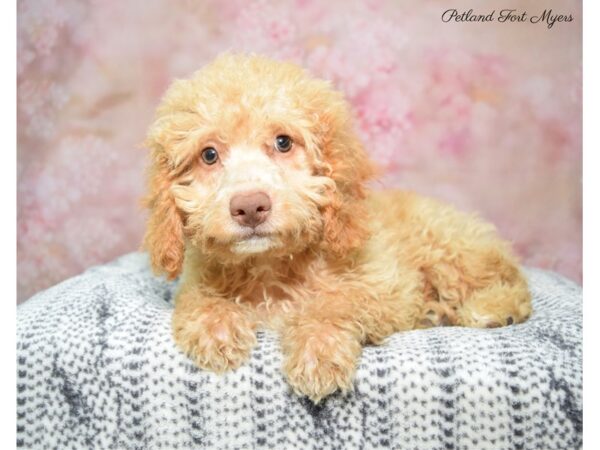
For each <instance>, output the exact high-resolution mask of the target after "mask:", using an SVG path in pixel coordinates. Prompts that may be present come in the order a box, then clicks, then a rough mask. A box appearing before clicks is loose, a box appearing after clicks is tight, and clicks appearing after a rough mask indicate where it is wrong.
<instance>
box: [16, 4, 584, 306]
mask: <svg viewBox="0 0 600 450" xmlns="http://www.w3.org/2000/svg"><path fill="white" fill-rule="evenodd" d="M451 3H452V5H450V4H449V3H448V2H443V1H441V0H437V1H434V0H429V1H422V2H398V1H393V0H389V1H383V0H365V1H354V2H352V1H351V2H347V1H344V0H329V1H326V2H324V1H320V0H294V1H277V2H275V1H247V0H229V1H217V0H147V1H144V2H141V1H136V0H102V1H100V0H19V2H18V6H17V8H18V61H17V70H18V73H17V78H18V130H17V133H18V157H17V164H18V167H17V171H18V262H17V270H18V300H19V301H23V300H25V299H26V298H28V297H29V296H30V295H32V294H33V293H35V292H36V291H38V290H40V289H43V288H46V287H48V286H50V285H52V284H54V283H57V282H58V281H61V280H63V279H65V278H67V277H69V276H71V275H74V274H76V273H79V272H81V271H83V270H84V269H85V268H87V267H88V266H90V265H93V264H97V263H102V262H105V261H108V260H110V259H112V258H114V257H116V256H118V255H120V254H123V253H126V252H129V251H133V250H136V249H139V247H140V242H141V237H142V233H143V227H144V218H145V212H144V211H143V210H142V209H141V208H140V206H139V199H140V197H141V196H142V195H143V189H144V168H145V165H146V151H145V150H144V149H143V148H142V147H141V142H142V141H143V139H144V135H145V131H146V128H147V126H148V124H149V123H150V121H151V120H152V116H153V110H154V108H155V107H156V105H157V103H158V101H159V98H160V96H161V94H162V92H163V91H164V90H165V88H166V87H167V86H168V84H169V82H170V81H171V80H173V79H174V78H176V77H185V76H188V75H190V74H191V73H192V72H193V71H194V70H196V69H198V68H199V67H201V66H202V65H203V64H205V63H207V62H208V61H210V60H211V59H212V58H213V57H214V56H216V55H217V54H218V53H220V52H222V51H226V50H230V51H248V52H256V53H263V54H267V55H270V56H272V57H276V58H280V59H288V60H293V61H295V62H297V63H300V64H301V65H303V66H304V67H306V68H307V69H308V70H309V71H311V72H312V73H313V74H315V75H317V76H319V77H323V78H327V79H330V80H331V81H332V82H333V83H334V84H335V85H336V86H337V87H338V88H339V89H341V90H342V91H344V92H345V94H346V95H347V97H348V99H349V100H350V102H351V103H352V105H353V107H354V111H355V115H356V125H357V127H358V129H359V131H360V133H361V136H362V138H363V139H364V142H365V145H366V148H367V149H368V151H369V152H371V154H372V156H373V158H375V159H376V160H377V161H378V162H379V163H380V165H381V166H382V168H383V169H384V176H383V178H382V179H381V180H380V181H379V182H377V183H376V184H375V187H376V188H380V187H402V188H406V189H412V190H416V191H419V192H422V193H424V194H427V195H433V196H436V197H438V198H441V199H444V200H446V201H450V202H452V203H454V204H456V205H457V206H458V207H460V208H461V209H463V210H467V211H477V212H479V213H480V214H481V215H482V216H484V217H485V218H487V219H488V220H491V221H492V222H494V223H495V224H496V225H497V227H498V228H499V230H500V232H501V234H502V235H503V236H504V237H506V238H507V239H510V240H511V241H512V242H513V243H514V245H515V248H516V249H517V251H518V253H519V254H520V255H521V257H522V260H523V262H524V263H525V264H528V265H532V266H538V267H543V268H548V269H552V270H556V271H558V272H560V273H562V274H564V275H566V276H568V277H570V278H572V279H574V280H576V281H581V246H582V241H581V240H582V237H581V215H582V211H581V83H582V81H581V80H582V69H581V2H580V1H574V0H562V1H558V0H556V1H541V2H540V1H535V0H528V1H518V0H504V1H498V0H492V1H489V2H485V3H482V2H476V1H474V0H469V1H467V0H455V1H453V2H451ZM449 7H452V8H457V9H458V10H459V11H462V10H465V11H466V10H468V9H471V8H473V9H475V10H476V11H478V12H479V11H481V12H485V13H489V12H490V11H491V10H493V9H496V10H499V9H504V8H515V9H516V10H518V11H528V12H530V13H541V12H542V11H543V10H544V9H545V8H548V9H549V8H553V10H554V13H563V14H572V15H573V17H574V21H573V22H571V23H556V24H555V25H554V26H553V27H552V28H551V29H548V27H547V26H546V25H545V24H542V23H538V24H531V23H455V22H450V23H443V22H442V21H441V15H442V13H443V12H444V11H445V10H446V9H448V8H449ZM483 8H485V9H483Z"/></svg>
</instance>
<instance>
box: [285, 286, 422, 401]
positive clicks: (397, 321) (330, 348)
mask: <svg viewBox="0 0 600 450" xmlns="http://www.w3.org/2000/svg"><path fill="white" fill-rule="evenodd" d="M417 281H418V280H417V279H416V278H413V277H407V278H406V280H405V282H406V283H405V284H404V285H403V289H402V290H401V291H397V292H394V293H392V294H391V295H389V293H388V295H381V296H377V297H376V296H374V295H373V294H374V292H373V290H372V289H370V288H368V287H366V286H365V287H363V288H362V289H356V288H354V289H352V288H350V289H344V288H343V287H341V288H340V289H339V293H337V294H324V295H322V296H319V298H318V299H316V300H312V301H308V302H306V303H304V304H303V308H302V309H301V310H300V311H299V312H296V313H294V314H291V315H290V316H288V317H287V318H286V321H285V323H284V324H283V327H282V329H281V342H282V350H283V354H284V366H283V370H284V373H285V374H286V376H287V378H288V381H289V383H290V384H291V386H292V387H293V388H294V390H295V391H296V392H297V393H298V394H300V395H307V396H308V397H309V398H310V399H311V400H312V401H313V402H315V403H318V402H319V401H320V400H321V399H322V398H323V397H326V396H327V395H329V394H331V393H333V392H335V391H336V390H338V389H339V390H341V391H347V390H349V389H350V388H351V387H352V382H353V378H354V374H355V371H356V366H357V363H358V359H359V357H360V355H361V352H362V346H363V345H364V344H365V343H367V342H371V343H381V341H382V340H383V339H385V338H386V337H387V336H389V335H391V334H392V333H394V332H396V331H400V330H409V329H412V328H414V327H415V325H416V321H417V320H418V318H419V316H420V312H421V307H422V303H423V302H422V300H421V297H422V292H421V291H420V290H419V287H420V284H418V283H416V282H417ZM411 283H416V284H411Z"/></svg>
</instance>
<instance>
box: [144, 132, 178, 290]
mask: <svg viewBox="0 0 600 450" xmlns="http://www.w3.org/2000/svg"><path fill="white" fill-rule="evenodd" d="M146 144H147V145H148V146H149V147H150V148H151V150H152V165H151V166H150V171H149V180H148V185H149V194H148V196H147V197H146V198H145V199H144V204H145V206H146V207H147V208H149V209H150V216H149V218H148V223H147V228H146V235H145V236H144V247H145V248H146V249H147V250H148V252H149V253H150V261H151V264H152V269H153V270H154V272H155V273H157V274H165V275H166V276H167V278H168V279H170V280H171V279H174V278H176V277H177V276H178V275H179V273H180V272H181V268H182V265H183V253H184V233H183V220H182V217H181V214H180V212H179V210H178V209H177V206H176V204H175V199H174V197H173V194H172V193H171V190H170V188H171V181H172V175H171V174H170V172H171V171H170V169H169V161H168V158H167V155H166V154H165V152H164V150H163V148H162V146H161V145H160V144H159V143H158V142H157V141H156V140H155V139H153V138H152V136H149V138H148V139H147V141H146Z"/></svg>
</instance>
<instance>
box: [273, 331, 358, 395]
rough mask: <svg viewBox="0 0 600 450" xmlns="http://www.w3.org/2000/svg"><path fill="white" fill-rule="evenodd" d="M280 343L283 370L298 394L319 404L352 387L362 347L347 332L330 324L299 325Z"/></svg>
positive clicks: (287, 333) (288, 332)
mask: <svg viewBox="0 0 600 450" xmlns="http://www.w3.org/2000/svg"><path fill="white" fill-rule="evenodd" d="M282 344H283V351H284V355H285V362H284V366H283V371H284V373H285V375H286V377H287V379H288V382H289V383H290V385H291V386H292V388H293V389H294V391H295V392H296V393H297V394H299V395H306V396H308V397H309V398H310V399H311V400H312V401H313V402H314V403H319V401H321V399H323V398H324V397H326V396H328V395H330V394H332V393H333V392H335V391H337V390H341V391H342V392H346V391H348V390H349V389H351V388H352V382H353V378H354V373H355V371H356V364H357V361H358V358H359V357H360V353H361V350H362V347H361V345H360V343H359V341H358V339H356V338H355V337H354V336H353V335H352V334H351V333H350V332H348V331H345V330H340V329H338V328H336V327H334V326H332V325H316V326H315V325H313V326H308V325H306V326H304V327H302V326H298V327H294V328H292V329H290V330H287V332H286V334H285V335H284V337H283V340H282Z"/></svg>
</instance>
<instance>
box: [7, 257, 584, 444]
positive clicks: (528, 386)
mask: <svg viewBox="0 0 600 450" xmlns="http://www.w3.org/2000/svg"><path fill="white" fill-rule="evenodd" d="M527 275H528V277H529V280H530V283H531V289H532V291H533V295H534V308H535V312H534V315H533V317H532V318H531V319H530V320H529V321H528V322H526V323H525V324H521V325H513V326H510V327H506V328H499V329H492V330H476V329H466V328H456V327H446V328H435V329H429V330H417V331H410V332H404V333H398V334H396V335H394V336H392V337H390V338H389V339H388V340H387V342H386V343H385V344H384V345H381V346H379V347H367V348H365V349H364V352H363V355H362V359H361V362H360V366H359V368H358V373H357V377H356V386H355V390H354V391H353V392H351V393H348V394H346V395H341V394H336V395H333V396H331V397H330V398H328V399H326V400H325V401H323V402H322V403H320V404H319V405H318V406H315V405H313V404H312V403H311V402H310V401H308V400H307V399H306V398H300V397H297V396H296V395H294V394H293V393H292V392H291V391H290V389H289V387H288V385H287V384H286V382H285V380H284V378H283V375H282V373H281V371H280V365H281V354H280V351H279V347H278V342H277V337H276V336H275V335H273V334H272V333H270V332H259V337H258V346H257V347H256V349H255V350H254V352H253V354H252V359H251V361H250V362H249V363H248V364H246V365H244V366H243V367H241V368H240V369H238V370H237V371H234V372H231V373H228V374H226V375H221V376H219V375H215V374H212V373H208V372H205V371H202V370H200V369H197V368H196V367H195V366H194V365H193V364H192V362H191V361H190V360H188V358H186V357H185V356H184V355H183V354H182V353H180V352H179V351H178V350H177V348H176V347H175V345H174V343H173V341H172V339H171V330H170V318H171V312H172V309H173V303H172V301H173V292H174V288H175V283H168V282H165V281H164V280H161V279H159V278H156V277H154V276H152V274H151V272H150V269H149V266H148V261H147V256H146V255H145V254H142V253H135V254H130V255H126V256H124V257H122V258H120V259H118V260H117V261H115V262H113V263H111V264H107V265H104V266H99V267H94V268H92V269H90V270H88V271H87V272H85V273H84V274H82V275H80V276H77V277H75V278H72V279H70V280H67V281H65V282H63V283H61V284H59V285H57V286H55V287H53V288H51V289H48V290H46V291H44V292H42V293H39V294H37V295H36V296H34V297H32V298H31V299H30V300H28V301H27V302H26V303H24V304H23V305H21V306H20V307H19V308H18V313H17V358H18V379H17V383H18V384H17V391H18V398H17V444H18V446H19V447H23V448H34V449H36V448H54V449H61V450H62V449H88V448H90V449H158V448H162V449H188V448H207V449H221V448H223V449H225V448H228V449H236V448H239V449H242V448H244V449H254V448H267V449H284V450H285V449H303V450H304V449H344V450H348V449H376V448H382V449H383V448H395V449H417V450H425V449H448V450H449V449H455V450H459V449H476V450H482V449H494V450H497V449H543V450H559V449H560V450H564V449H577V448H580V447H581V443H582V346H581V340H582V337H581V331H582V307H581V288H580V287H579V286H577V285H576V284H574V283H572V282H570V281H567V280H565V279H564V278H562V277H560V276H558V275H556V274H553V273H549V272H544V271H541V270H534V269H528V270H527Z"/></svg>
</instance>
